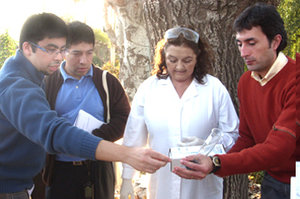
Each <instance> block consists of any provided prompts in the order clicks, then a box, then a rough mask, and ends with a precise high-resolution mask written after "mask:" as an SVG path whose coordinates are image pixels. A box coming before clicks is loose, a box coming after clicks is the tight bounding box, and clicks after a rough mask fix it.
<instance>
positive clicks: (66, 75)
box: [60, 61, 93, 81]
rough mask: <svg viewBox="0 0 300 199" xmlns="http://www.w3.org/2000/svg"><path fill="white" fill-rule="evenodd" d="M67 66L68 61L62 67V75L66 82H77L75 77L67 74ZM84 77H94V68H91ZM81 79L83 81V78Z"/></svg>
mask: <svg viewBox="0 0 300 199" xmlns="http://www.w3.org/2000/svg"><path fill="white" fill-rule="evenodd" d="M65 65H66V61H63V62H62V63H61V65H60V73H61V75H62V77H63V79H64V81H66V80H67V79H74V80H77V79H76V78H74V77H73V76H71V75H69V74H67V72H66V71H65ZM83 77H93V66H91V68H90V70H89V71H88V72H87V73H86V74H85V75H84V76H83ZM83 77H81V79H82V78H83Z"/></svg>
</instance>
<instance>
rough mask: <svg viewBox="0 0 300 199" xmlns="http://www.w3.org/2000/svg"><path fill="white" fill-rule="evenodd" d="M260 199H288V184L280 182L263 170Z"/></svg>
mask: <svg viewBox="0 0 300 199" xmlns="http://www.w3.org/2000/svg"><path fill="white" fill-rule="evenodd" d="M261 199H290V184H285V183H282V182H280V181H278V180H276V179H275V178H273V177H271V176H270V175H269V174H268V173H267V172H265V175H264V179H263V181H262V183H261Z"/></svg>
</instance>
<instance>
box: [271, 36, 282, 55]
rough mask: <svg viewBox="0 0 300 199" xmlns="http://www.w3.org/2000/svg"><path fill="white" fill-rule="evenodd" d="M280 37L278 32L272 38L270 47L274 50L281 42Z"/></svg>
mask: <svg viewBox="0 0 300 199" xmlns="http://www.w3.org/2000/svg"><path fill="white" fill-rule="evenodd" d="M281 40H282V37H281V35H280V34H277V35H275V37H274V38H273V40H272V43H271V47H272V48H273V49H274V50H275V51H276V50H277V48H278V47H279V45H280V43H281Z"/></svg>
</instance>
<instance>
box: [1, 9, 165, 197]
mask: <svg viewBox="0 0 300 199" xmlns="http://www.w3.org/2000/svg"><path fill="white" fill-rule="evenodd" d="M67 35H68V31H67V27H66V24H65V23H64V21H63V20H62V19H60V18H59V17H57V16H55V15H53V14H49V13H42V14H37V15H33V16H31V17H29V18H28V19H27V20H26V22H25V23H24V25H23V28H22V30H21V35H20V45H19V47H20V49H19V50H17V52H16V55H15V56H13V57H10V58H9V59H7V60H6V62H5V63H4V65H3V67H2V69H1V71H0V129H1V130H0V140H1V142H0V154H1V155H0V198H1V199H8V198H18V199H28V198H29V196H28V192H27V191H28V190H29V189H31V188H32V187H33V182H32V179H33V177H34V176H35V175H36V174H37V173H38V172H39V171H40V170H41V169H42V167H43V165H44V161H45V157H46V154H45V151H47V152H48V153H53V154H54V153H60V154H62V153H65V154H70V155H74V156H77V157H82V158H85V159H91V160H94V159H97V160H106V161H124V162H127V163H129V164H131V165H132V166H134V167H136V168H137V169H139V170H143V171H146V172H151V173H152V172H155V171H156V170H157V169H159V168H160V167H161V166H164V165H165V164H166V163H167V162H168V161H169V158H168V157H166V156H164V155H162V154H159V153H157V152H154V151H152V150H149V149H142V148H129V147H124V146H120V145H117V144H114V143H111V142H108V141H105V140H103V139H102V138H99V137H96V136H94V135H91V134H89V133H88V132H86V131H83V130H81V129H79V128H76V127H74V126H73V125H72V124H70V123H69V122H67V121H66V120H65V119H63V118H61V117H58V116H57V114H56V112H55V111H52V110H51V109H50V107H49V103H48V102H47V99H46V96H45V92H44V90H43V89H42V86H43V78H44V75H45V74H46V75H48V74H52V73H53V72H55V71H56V70H57V69H58V67H59V66H60V63H61V61H62V59H63V53H64V52H65V50H64V49H65V47H66V38H67ZM42 49H43V50H42Z"/></svg>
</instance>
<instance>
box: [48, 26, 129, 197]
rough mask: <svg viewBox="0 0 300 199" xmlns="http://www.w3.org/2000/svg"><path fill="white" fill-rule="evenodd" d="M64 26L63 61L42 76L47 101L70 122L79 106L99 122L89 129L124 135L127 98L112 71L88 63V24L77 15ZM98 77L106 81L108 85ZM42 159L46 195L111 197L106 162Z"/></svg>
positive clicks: (90, 36) (110, 176)
mask: <svg viewBox="0 0 300 199" xmlns="http://www.w3.org/2000/svg"><path fill="white" fill-rule="evenodd" d="M68 31H69V32H68V33H69V37H68V39H67V44H66V48H67V50H66V54H65V61H64V62H63V63H62V64H61V67H60V70H58V71H56V72H55V73H54V74H52V75H50V76H49V77H48V78H46V80H45V83H46V85H45V92H46V95H47V99H48V101H49V104H50V107H51V109H53V110H56V111H57V113H58V115H59V116H61V117H64V118H66V119H67V120H68V121H69V122H70V123H72V124H73V123H74V122H75V120H76V117H77V115H78V112H79V110H83V111H85V112H87V113H89V114H90V115H92V116H93V117H95V118H96V119H98V120H100V121H103V122H104V124H102V125H101V126H99V127H98V128H96V129H94V130H93V131H92V133H93V134H94V135H96V136H98V137H101V138H103V139H105V140H108V141H112V142H114V141H116V140H118V139H120V138H121V137H122V136H123V131H124V128H125V124H126V121H127V117H128V114H129V111H130V105H129V102H128V98H127V96H126V94H125V91H124V89H123V87H122V86H121V84H120V82H119V81H118V80H117V79H116V78H115V77H114V76H113V75H111V74H110V73H107V76H106V77H103V76H102V75H103V70H101V69H100V68H98V67H96V66H94V65H93V64H92V60H93V53H94V46H95V36H94V33H93V30H92V29H91V28H90V27H89V26H88V25H86V24H84V23H81V22H78V21H76V22H72V23H70V24H68ZM103 78H105V80H106V81H107V85H108V90H107V91H105V89H104V85H103ZM106 92H108V96H109V100H108V101H107V93H106ZM108 111H109V112H108ZM47 160H48V161H47V165H46V170H45V173H44V174H45V175H46V176H44V177H45V178H47V179H46V181H47V184H48V185H49V188H48V189H47V198H48V199H60V198H73V199H76V198H78V199H82V198H84V196H85V195H87V192H89V191H90V190H92V194H93V195H94V197H93V198H95V199H100V198H107V199H113V198H114V184H115V179H114V170H113V166H112V163H111V162H104V161H86V160H85V159H82V158H79V157H74V156H72V157H71V156H67V155H63V154H58V155H55V156H54V155H50V156H48V159H47Z"/></svg>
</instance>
